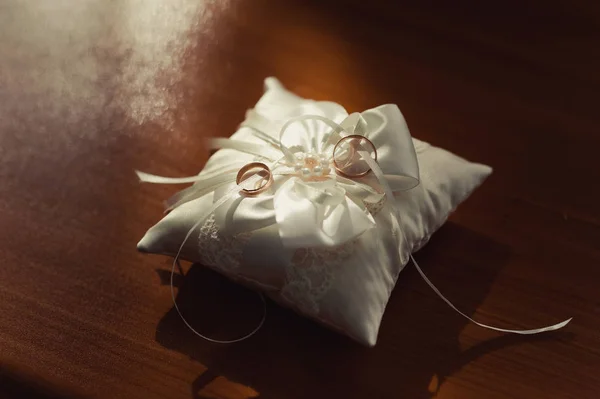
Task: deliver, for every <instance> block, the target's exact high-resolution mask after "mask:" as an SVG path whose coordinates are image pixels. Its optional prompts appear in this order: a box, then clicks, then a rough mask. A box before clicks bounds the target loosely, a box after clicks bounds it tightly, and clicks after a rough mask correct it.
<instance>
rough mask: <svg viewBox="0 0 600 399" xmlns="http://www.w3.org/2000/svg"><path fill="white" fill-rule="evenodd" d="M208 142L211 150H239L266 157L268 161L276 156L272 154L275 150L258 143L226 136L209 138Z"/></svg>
mask: <svg viewBox="0 0 600 399" xmlns="http://www.w3.org/2000/svg"><path fill="white" fill-rule="evenodd" d="M208 144H209V147H210V149H211V150H218V149H221V148H226V149H231V150H236V151H240V152H245V153H246V154H251V155H258V156H260V157H264V158H268V159H269V160H270V161H274V160H275V159H277V157H278V156H277V155H276V154H273V152H275V151H273V150H272V149H271V148H269V147H265V146H262V145H260V144H256V143H251V142H248V141H241V140H235V139H226V138H213V139H210V140H209V142H208Z"/></svg>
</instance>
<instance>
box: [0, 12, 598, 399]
mask: <svg viewBox="0 0 600 399" xmlns="http://www.w3.org/2000/svg"><path fill="white" fill-rule="evenodd" d="M492 4H493V3H491V2H439V3H430V2H426V3H424V2H419V3H418V4H412V3H404V2H399V1H389V2H383V1H358V0H348V1H314V2H313V1H301V0H297V1H263V0H246V1H227V0H224V1H216V0H213V1H201V0H172V1H158V0H156V1H154V0H152V1H151V0H115V1H105V0H79V1H76V0H70V1H68V0H54V1H41V0H21V1H18V0H4V1H1V2H0V395H3V396H4V397H9V398H144V399H152V398H187V399H189V398H225V399H233V398H252V397H260V398H276V399H281V398H291V399H296V398H298V399H299V398H333V397H335V398H411V399H412V398H417V399H418V398H430V397H436V398H444V399H446V398H467V399H468V398H474V399H481V398H528V399H530V398H577V399H583V398H597V397H599V395H600V394H599V392H600V332H599V331H600V289H599V288H600V287H599V281H600V267H599V266H600V264H599V260H600V211H599V204H600V187H599V182H600V156H599V149H600V134H599V129H600V112H599V111H598V105H599V97H600V74H599V71H600V3H598V2H595V1H588V2H586V1H570V2H567V1H564V0H563V1H559V0H552V1H548V2H534V1H525V2H521V1H512V0H508V1H504V2H500V3H498V4H497V5H495V6H494V5H492ZM266 76H277V77H278V78H279V79H280V80H281V81H282V82H283V83H284V84H285V85H286V86H288V87H289V88H290V89H292V90H294V91H296V92H297V93H298V94H300V95H302V96H306V97H311V98H315V99H321V100H333V101H336V102H339V103H341V104H343V105H344V106H345V107H346V108H347V109H348V110H349V111H358V110H364V109H366V108H369V107H372V106H376V105H379V104H382V103H387V102H392V103H397V104H398V105H399V106H400V108H401V109H402V111H403V113H404V115H405V116H406V118H407V121H408V124H409V126H410V128H411V132H412V133H413V135H414V136H415V137H418V138H420V139H423V140H426V141H429V142H431V143H433V144H435V145H437V146H441V147H444V148H447V149H449V150H451V151H453V152H455V153H457V154H459V155H461V156H463V157H465V158H468V159H471V160H474V161H478V162H482V163H486V164H489V165H491V166H493V167H494V174H493V175H492V177H490V179H489V180H488V181H487V182H486V183H485V184H484V185H483V186H482V187H481V189H480V190H478V191H477V192H476V193H475V194H474V195H473V196H472V197H471V198H470V199H469V200H467V201H466V202H465V203H464V204H463V205H462V206H461V207H460V208H459V209H458V211H457V212H456V213H455V214H453V215H452V217H451V219H450V221H449V222H448V223H447V224H446V225H445V226H444V227H443V228H442V229H441V230H440V231H439V232H438V233H437V234H436V235H435V236H434V237H433V239H432V240H431V242H430V244H428V246H427V247H426V248H425V249H424V250H422V251H421V252H419V254H418V259H419V261H420V263H421V264H422V266H423V267H424V268H425V270H426V272H427V273H428V275H429V276H430V278H431V279H432V280H433V281H434V282H435V283H436V284H437V285H438V286H439V288H440V289H441V290H442V291H443V292H444V293H445V294H446V295H447V296H448V297H449V298H451V299H452V300H453V301H454V302H455V303H456V304H457V306H459V307H460V308H462V309H464V310H465V311H466V312H467V313H468V314H470V315H473V316H474V317H476V318H477V319H478V320H480V321H482V322H485V323H491V324H495V325H501V326H506V327H507V328H534V327H537V326H541V325H547V324H553V323H556V322H558V321H560V320H564V319H565V318H568V317H574V319H573V322H572V323H571V324H570V325H569V326H568V327H567V328H566V329H564V330H563V331H560V332H557V333H552V334H545V335H539V336H532V337H520V336H509V335H501V334H496V333H494V332H490V331H487V330H484V329H481V328H479V327H477V326H474V325H472V324H469V323H467V322H466V321H465V320H463V319H462V318H460V317H459V316H458V315H457V314H455V313H454V312H453V311H452V310H451V309H449V308H448V307H447V306H446V305H445V304H444V303H443V302H442V301H440V300H439V298H437V297H436V296H435V294H434V293H433V292H431V290H430V289H429V288H428V287H427V286H426V285H425V283H424V282H423V281H422V280H421V279H420V277H419V275H418V274H417V273H416V271H415V270H414V269H413V268H411V267H408V268H407V269H406V270H405V271H404V272H403V273H402V274H401V276H400V278H399V281H398V284H397V287H396V289H395V291H394V293H393V295H392V297H391V300H390V303H389V305H388V308H387V311H386V314H385V316H384V320H383V324H382V326H381V331H380V338H379V343H378V345H377V346H376V347H375V348H372V349H367V348H363V347H360V346H358V345H357V344H355V343H353V342H351V341H350V340H348V339H346V338H344V337H342V336H340V335H338V334H335V333H332V332H329V331H327V330H326V329H324V328H322V327H320V326H318V325H316V324H314V323H312V322H310V321H306V320H304V319H303V318H301V317H300V316H298V315H296V314H295V313H293V312H291V311H289V310H285V309H282V308H279V307H278V306H276V305H274V304H272V303H269V304H268V318H267V321H266V324H265V326H264V328H263V329H262V330H261V331H260V332H259V333H258V334H257V335H256V336H254V337H253V338H252V339H249V340H247V341H245V342H242V343H240V344H235V345H215V344H210V343H208V342H204V341H202V340H200V339H199V338H197V337H195V336H194V335H193V334H191V333H190V332H189V331H188V330H187V329H186V328H185V326H184V325H183V323H182V322H181V321H180V320H179V318H178V317H177V315H176V314H175V313H174V311H173V309H172V303H171V298H170V292H169V288H168V285H166V284H165V281H166V280H165V276H166V273H168V269H169V267H170V260H169V259H168V258H165V257H160V256H151V255H142V254H139V253H138V252H137V251H136V248H135V246H136V243H137V241H138V240H139V239H140V238H141V237H142V235H143V234H144V232H145V230H146V229H147V228H149V227H150V226H152V225H153V224H154V223H155V222H157V221H158V220H159V218H160V217H161V212H162V201H163V200H164V199H166V198H167V197H168V196H169V195H170V194H171V193H173V191H174V190H176V188H173V187H159V186H152V185H140V184H139V183H138V181H137V179H136V177H135V175H134V173H133V170H134V169H141V170H144V171H148V172H150V173H156V174H162V175H167V176H187V175H190V174H193V173H197V171H199V170H200V168H201V167H202V165H203V163H204V162H205V161H206V159H207V156H208V154H207V151H206V148H205V144H204V140H203V138H205V137H208V136H228V135H230V134H231V133H232V132H233V131H234V130H235V128H236V126H237V125H238V123H240V122H241V120H242V118H243V117H244V113H245V111H246V109H247V108H249V107H251V106H252V105H253V104H254V103H255V101H256V100H257V99H258V98H259V96H260V94H261V92H262V81H263V79H264V78H265V77H266ZM177 286H178V288H179V294H178V295H179V299H180V300H181V301H182V302H184V303H186V304H187V305H186V306H187V308H188V309H195V308H198V309H200V308H202V311H198V313H197V314H196V313H194V315H193V316H191V317H192V321H194V320H195V321H200V320H201V321H202V322H203V323H205V324H206V325H218V326H220V327H219V329H220V330H222V331H223V332H224V333H229V334H233V335H235V334H237V333H241V332H244V331H246V330H247V328H249V326H251V325H252V323H253V322H254V321H255V320H254V319H253V317H256V312H259V311H260V307H259V302H257V301H258V299H257V298H256V296H254V294H253V293H251V292H247V291H245V290H244V289H243V288H240V287H238V286H236V285H234V284H231V283H228V282H227V281H225V280H224V279H223V278H221V277H219V276H217V275H215V274H214V273H210V272H208V271H207V270H205V269H204V268H202V267H201V266H200V265H194V266H192V267H191V268H188V270H187V275H186V277H185V278H182V279H179V280H178V281H177Z"/></svg>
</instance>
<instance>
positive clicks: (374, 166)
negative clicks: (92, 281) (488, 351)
mask: <svg viewBox="0 0 600 399" xmlns="http://www.w3.org/2000/svg"><path fill="white" fill-rule="evenodd" d="M359 154H360V155H361V156H362V158H363V159H364V160H365V162H367V164H368V165H369V167H370V168H371V170H372V171H373V173H374V174H375V176H376V177H377V179H378V180H379V182H380V183H381V185H382V186H383V188H384V190H385V193H386V195H387V196H388V198H389V200H390V201H392V209H393V210H392V212H393V215H394V217H395V218H396V222H397V223H398V226H400V211H399V209H400V208H399V206H398V204H397V203H396V199H395V197H394V193H393V192H392V189H391V187H390V186H389V184H388V183H387V181H386V179H385V176H384V174H383V171H382V170H381V168H380V167H379V165H378V164H377V162H376V161H375V160H374V159H373V158H371V155H370V154H369V152H368V151H367V149H366V148H363V149H361V151H359ZM402 238H403V239H404V240H405V241H406V236H405V235H404V234H402ZM410 259H411V260H412V262H413V264H414V265H415V268H416V269H417V271H418V272H419V274H420V275H421V277H422V278H423V280H425V282H426V283H427V285H429V287H430V288H431V289H432V290H433V292H435V293H436V294H437V295H438V296H439V297H440V298H441V299H442V300H443V301H444V302H446V303H447V304H448V306H450V307H451V308H452V309H454V311H456V312H457V313H458V314H459V315H461V316H463V317H464V318H466V319H467V320H469V321H471V322H473V323H475V324H477V325H478V326H480V327H483V328H487V329H489V330H494V331H500V332H505V333H512V334H521V335H531V334H539V333H542V332H545V331H554V330H558V329H560V328H563V327H564V326H566V325H567V324H569V322H570V321H571V320H572V318H570V319H567V320H565V321H563V322H560V323H558V324H554V325H551V326H547V327H542V328H536V329H532V330H509V329H505V328H498V327H493V326H489V325H487V324H483V323H480V322H478V321H475V320H473V319H472V318H470V317H469V316H467V315H466V314H465V313H463V312H462V311H460V310H459V309H458V308H457V307H456V306H454V304H453V303H452V302H450V300H449V299H448V298H446V297H445V296H444V295H443V294H442V293H441V292H440V290H438V289H437V287H436V286H435V285H434V284H433V283H432V282H431V281H430V280H429V279H428V278H427V276H426V275H425V273H424V272H423V270H421V268H420V267H419V264H418V263H417V261H416V260H415V258H414V257H413V256H412V254H411V255H410Z"/></svg>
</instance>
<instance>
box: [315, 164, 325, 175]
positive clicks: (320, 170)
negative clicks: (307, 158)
mask: <svg viewBox="0 0 600 399" xmlns="http://www.w3.org/2000/svg"><path fill="white" fill-rule="evenodd" d="M313 173H314V175H315V176H321V175H322V174H323V168H322V167H320V166H315V167H314V168H313Z"/></svg>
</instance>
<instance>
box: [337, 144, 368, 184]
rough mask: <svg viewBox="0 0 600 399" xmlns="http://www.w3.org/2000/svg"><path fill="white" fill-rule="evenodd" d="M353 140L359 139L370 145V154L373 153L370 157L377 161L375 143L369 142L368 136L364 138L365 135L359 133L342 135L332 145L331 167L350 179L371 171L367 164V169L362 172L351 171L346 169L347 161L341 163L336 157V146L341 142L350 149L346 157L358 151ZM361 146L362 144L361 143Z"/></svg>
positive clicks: (353, 155)
mask: <svg viewBox="0 0 600 399" xmlns="http://www.w3.org/2000/svg"><path fill="white" fill-rule="evenodd" d="M354 140H361V141H363V142H364V143H366V145H367V146H368V147H371V149H372V154H373V155H372V157H373V159H374V160H375V161H377V149H376V148H375V145H374V144H373V143H372V142H371V140H369V139H368V138H366V137H365V136H362V135H360V134H351V135H349V136H346V137H342V139H341V140H340V141H338V142H337V144H336V145H335V147H333V167H334V168H335V170H336V171H337V173H339V174H340V175H342V176H344V177H348V178H351V179H352V178H357V177H362V176H365V175H366V174H367V173H369V172H370V171H371V168H370V167H368V165H367V169H366V170H364V171H362V172H351V171H349V170H348V169H347V166H348V163H347V162H346V165H341V161H340V160H339V159H336V158H337V157H336V154H337V151H338V147H339V146H340V145H341V144H346V145H349V147H348V150H349V151H350V155H349V157H348V159H351V158H354V157H355V155H356V153H357V152H358V151H359V149H358V148H357V147H358V145H357V144H356V143H355V142H354ZM359 145H360V144H359ZM363 146H364V144H363ZM363 162H364V161H363Z"/></svg>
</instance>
